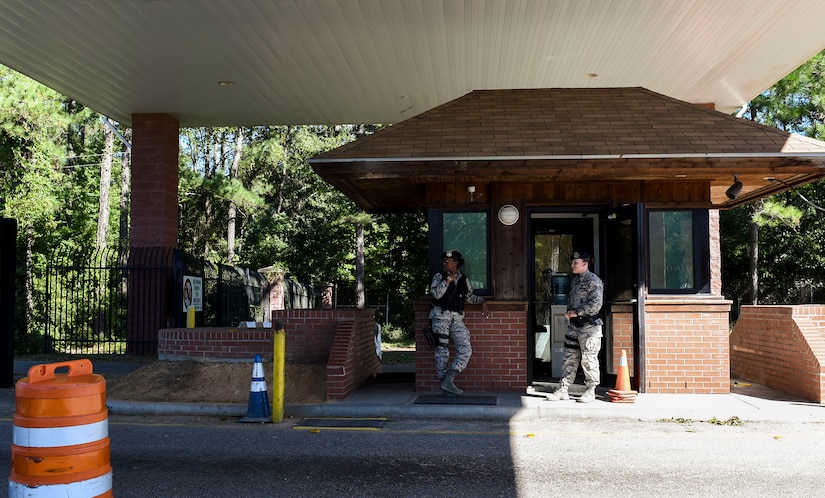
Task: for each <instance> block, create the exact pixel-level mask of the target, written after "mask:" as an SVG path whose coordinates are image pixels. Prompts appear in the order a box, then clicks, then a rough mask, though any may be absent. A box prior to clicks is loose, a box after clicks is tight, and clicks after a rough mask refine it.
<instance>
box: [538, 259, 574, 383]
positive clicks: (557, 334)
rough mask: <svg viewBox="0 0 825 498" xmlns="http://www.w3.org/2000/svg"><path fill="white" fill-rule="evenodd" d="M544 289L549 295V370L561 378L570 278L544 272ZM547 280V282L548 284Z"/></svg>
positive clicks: (562, 274) (563, 274)
mask: <svg viewBox="0 0 825 498" xmlns="http://www.w3.org/2000/svg"><path fill="white" fill-rule="evenodd" d="M544 278H545V288H549V290H550V291H551V293H550V303H551V305H550V316H549V322H550V323H549V324H548V325H549V328H550V338H551V340H550V351H551V357H550V361H551V363H550V368H551V375H552V376H553V377H561V367H562V362H563V361H564V333H565V332H566V331H567V321H568V320H567V318H565V317H564V314H565V312H567V297H568V293H569V292H570V277H569V276H568V275H567V274H566V273H556V272H544ZM548 279H549V282H548Z"/></svg>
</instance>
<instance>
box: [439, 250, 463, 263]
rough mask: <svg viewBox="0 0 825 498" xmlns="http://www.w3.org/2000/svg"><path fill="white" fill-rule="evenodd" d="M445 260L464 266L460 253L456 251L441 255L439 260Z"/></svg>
mask: <svg viewBox="0 0 825 498" xmlns="http://www.w3.org/2000/svg"><path fill="white" fill-rule="evenodd" d="M447 258H450V259H454V260H456V261H457V262H458V266H461V265H463V264H464V258H462V257H461V253H460V252H458V251H447V252H443V253H441V259H442V260H444V259H447Z"/></svg>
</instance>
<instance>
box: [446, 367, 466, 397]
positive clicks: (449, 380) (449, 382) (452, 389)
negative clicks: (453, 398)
mask: <svg viewBox="0 0 825 498" xmlns="http://www.w3.org/2000/svg"><path fill="white" fill-rule="evenodd" d="M456 374H458V372H456V371H455V370H450V371H449V372H447V375H446V376H445V377H444V380H442V381H441V390H442V391H444V392H445V393H450V394H462V393H463V392H464V391H462V390H461V389H459V388H457V387H456V385H455V384H453V380H454V379H455V376H456Z"/></svg>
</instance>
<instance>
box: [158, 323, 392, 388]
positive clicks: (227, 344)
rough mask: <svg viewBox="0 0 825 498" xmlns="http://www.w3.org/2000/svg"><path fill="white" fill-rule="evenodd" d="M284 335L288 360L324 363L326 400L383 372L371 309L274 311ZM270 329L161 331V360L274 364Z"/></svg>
mask: <svg viewBox="0 0 825 498" xmlns="http://www.w3.org/2000/svg"><path fill="white" fill-rule="evenodd" d="M276 322H280V323H282V324H283V326H284V330H285V331H286V361H287V362H289V363H325V364H326V365H327V378H326V391H327V398H328V399H344V398H346V397H347V396H348V395H349V394H350V393H351V392H352V391H353V390H355V389H357V388H358V387H360V386H361V385H363V384H364V383H365V382H367V381H368V380H369V379H371V378H372V377H374V376H375V375H376V374H378V373H379V372H380V371H381V362H380V360H379V358H378V355H377V354H376V351H375V330H376V326H375V319H374V311H373V310H372V309H364V310H357V309H323V310H321V309H310V310H278V311H273V312H272V323H273V324H275V323H276ZM272 351H273V332H272V329H263V328H259V329H244V328H237V327H215V328H208V327H206V328H203V327H202V328H195V329H161V330H160V332H159V338H158V359H160V360H183V359H195V360H202V361H207V360H208V361H252V359H253V358H254V357H255V355H256V354H260V355H261V358H262V359H263V360H264V361H272Z"/></svg>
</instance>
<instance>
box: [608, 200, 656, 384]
mask: <svg viewBox="0 0 825 498" xmlns="http://www.w3.org/2000/svg"><path fill="white" fill-rule="evenodd" d="M643 214H644V206H643V205H642V204H641V203H639V204H630V205H627V206H622V207H621V208H617V209H613V210H609V211H606V212H605V213H604V214H603V218H602V220H601V221H602V227H603V233H602V237H603V244H602V247H603V248H604V253H603V254H604V266H603V268H602V272H603V275H602V280H603V281H604V289H605V294H604V305H603V307H602V313H603V315H604V322H605V325H604V336H605V344H604V347H603V352H604V360H603V362H602V377H604V379H603V380H604V381H605V382H604V384H605V385H615V380H616V372H617V370H618V361H619V357H620V355H621V351H622V350H623V349H624V350H625V351H626V353H627V357H628V358H627V359H628V371H629V372H630V374H631V379H630V383H631V385H632V386H633V389H635V390H638V391H639V392H644V390H643V389H644V385H645V382H644V368H642V366H643V365H644V363H645V362H644V333H643V331H644V294H645V289H644V287H645V279H644V247H645V246H644V243H643V234H644V233H645V231H644V216H643Z"/></svg>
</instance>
